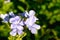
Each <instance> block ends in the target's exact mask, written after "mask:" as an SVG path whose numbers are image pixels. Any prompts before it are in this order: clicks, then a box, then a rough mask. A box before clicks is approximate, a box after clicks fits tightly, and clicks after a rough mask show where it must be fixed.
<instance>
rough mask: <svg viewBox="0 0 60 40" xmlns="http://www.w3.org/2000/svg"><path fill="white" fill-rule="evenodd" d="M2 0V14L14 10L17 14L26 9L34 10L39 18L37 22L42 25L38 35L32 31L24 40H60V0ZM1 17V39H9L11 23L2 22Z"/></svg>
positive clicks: (0, 6) (0, 7) (0, 10)
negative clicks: (8, 0)
mask: <svg viewBox="0 0 60 40" xmlns="http://www.w3.org/2000/svg"><path fill="white" fill-rule="evenodd" d="M5 1H7V0H0V14H5V13H8V12H10V11H13V12H14V13H15V14H17V13H23V12H24V11H25V10H27V11H29V10H34V11H35V12H36V17H37V18H38V19H39V20H38V21H37V22H36V23H37V24H39V25H40V26H41V29H40V30H38V36H37V37H35V35H33V34H31V33H30V31H28V30H27V31H28V32H27V35H26V36H25V37H24V38H23V40H60V0H11V2H7V3H4V2H5ZM1 21H2V19H1V18H0V40H8V37H9V35H10V34H9V32H10V25H8V23H2V22H1Z"/></svg>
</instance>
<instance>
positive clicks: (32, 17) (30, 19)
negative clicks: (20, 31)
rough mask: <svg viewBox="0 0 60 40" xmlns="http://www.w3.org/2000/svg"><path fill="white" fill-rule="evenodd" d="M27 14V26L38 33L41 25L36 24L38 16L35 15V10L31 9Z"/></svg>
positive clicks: (34, 32)
mask: <svg viewBox="0 0 60 40" xmlns="http://www.w3.org/2000/svg"><path fill="white" fill-rule="evenodd" d="M26 14H27V15H28V16H29V17H28V18H27V19H26V21H25V24H26V26H27V28H28V29H29V30H30V31H31V33H32V34H37V30H39V29H40V26H39V25H37V24H35V22H36V20H38V18H36V17H35V12H34V11H33V10H31V11H29V14H28V13H26ZM27 15H26V17H27Z"/></svg>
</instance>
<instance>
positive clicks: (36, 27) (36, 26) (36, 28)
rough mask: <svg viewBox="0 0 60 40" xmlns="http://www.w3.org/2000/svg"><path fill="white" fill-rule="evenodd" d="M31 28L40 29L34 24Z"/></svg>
mask: <svg viewBox="0 0 60 40" xmlns="http://www.w3.org/2000/svg"><path fill="white" fill-rule="evenodd" d="M32 27H34V28H36V29H40V25H37V24H34V25H33V26H32Z"/></svg>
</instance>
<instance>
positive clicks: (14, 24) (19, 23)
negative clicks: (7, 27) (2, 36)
mask: <svg viewBox="0 0 60 40" xmlns="http://www.w3.org/2000/svg"><path fill="white" fill-rule="evenodd" d="M9 22H10V23H11V29H12V31H11V32H10V35H12V36H15V35H16V34H17V33H18V34H19V35H21V34H22V33H23V29H24V28H23V26H24V23H23V20H21V18H20V17H19V16H15V17H13V18H10V20H9Z"/></svg>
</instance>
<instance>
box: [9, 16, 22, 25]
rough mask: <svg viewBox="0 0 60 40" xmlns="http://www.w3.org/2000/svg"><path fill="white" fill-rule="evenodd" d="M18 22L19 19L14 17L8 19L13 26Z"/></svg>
mask: <svg viewBox="0 0 60 40" xmlns="http://www.w3.org/2000/svg"><path fill="white" fill-rule="evenodd" d="M20 20H21V19H20V17H19V16H16V17H13V18H10V20H9V22H10V23H13V24H17V23H19V21H20Z"/></svg>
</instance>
